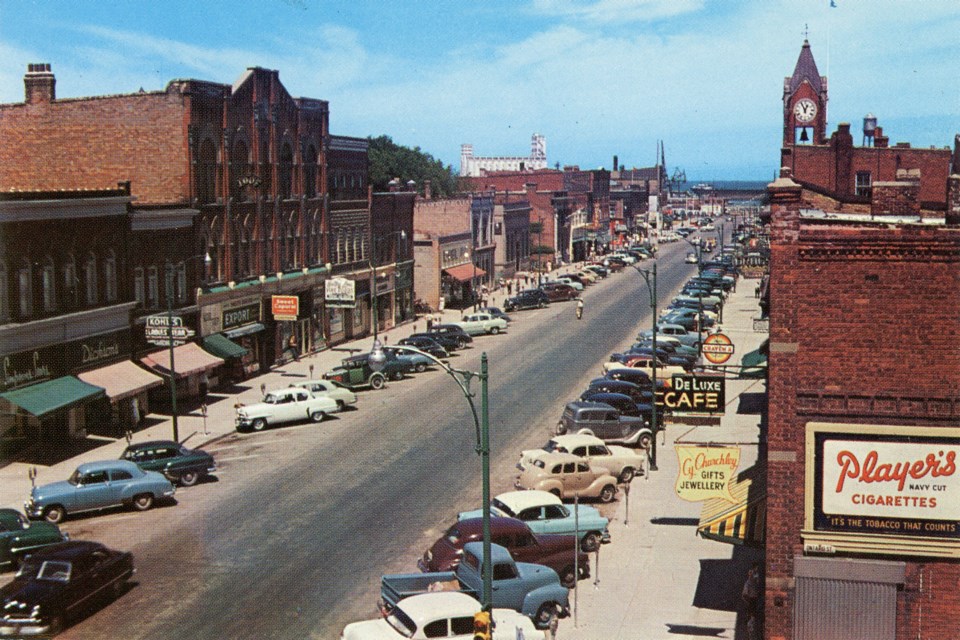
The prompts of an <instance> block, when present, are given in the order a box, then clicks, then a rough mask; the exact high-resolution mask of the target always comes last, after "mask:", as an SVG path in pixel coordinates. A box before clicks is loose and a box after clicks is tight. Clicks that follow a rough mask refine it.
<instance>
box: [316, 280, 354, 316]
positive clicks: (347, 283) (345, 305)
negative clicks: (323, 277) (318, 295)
mask: <svg viewBox="0 0 960 640" xmlns="http://www.w3.org/2000/svg"><path fill="white" fill-rule="evenodd" d="M324 287H325V289H324V294H325V295H324V304H325V305H326V306H327V307H328V308H334V309H353V308H354V307H356V306H357V283H356V282H354V281H353V280H347V279H346V278H330V279H329V280H327V281H326V282H324Z"/></svg>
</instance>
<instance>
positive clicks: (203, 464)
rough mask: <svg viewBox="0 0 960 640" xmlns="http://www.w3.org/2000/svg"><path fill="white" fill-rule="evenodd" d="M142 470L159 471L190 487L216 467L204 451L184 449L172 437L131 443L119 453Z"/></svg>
mask: <svg viewBox="0 0 960 640" xmlns="http://www.w3.org/2000/svg"><path fill="white" fill-rule="evenodd" d="M120 459H121V460H129V461H130V462H133V463H135V464H136V465H137V466H138V467H140V468H141V469H143V470H144V471H159V472H160V473H162V474H163V475H165V476H166V477H167V479H168V480H169V481H170V482H177V483H179V484H180V485H182V486H184V487H192V486H193V485H195V484H197V482H199V481H200V479H201V478H203V477H205V476H207V475H209V474H211V473H213V472H214V471H216V470H217V465H216V464H215V463H214V461H213V456H211V455H210V454H209V453H207V452H206V451H202V450H200V449H188V448H186V447H185V446H183V445H182V444H180V443H178V442H174V441H172V440H150V441H149V442H139V443H137V444H131V445H130V446H129V447H127V448H126V449H124V450H123V453H122V454H120Z"/></svg>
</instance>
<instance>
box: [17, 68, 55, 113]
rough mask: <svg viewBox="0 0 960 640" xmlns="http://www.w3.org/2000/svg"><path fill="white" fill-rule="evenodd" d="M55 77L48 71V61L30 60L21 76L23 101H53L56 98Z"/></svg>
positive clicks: (34, 102)
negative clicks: (23, 74) (25, 71)
mask: <svg viewBox="0 0 960 640" xmlns="http://www.w3.org/2000/svg"><path fill="white" fill-rule="evenodd" d="M56 88H57V79H56V78H55V77H54V76H53V72H51V71H50V63H49V62H31V63H30V64H28V65H27V74H26V75H25V76H23V89H24V94H25V97H24V101H25V102H26V103H27V104H40V103H41V102H47V103H50V102H53V101H54V100H56V98H57V91H56Z"/></svg>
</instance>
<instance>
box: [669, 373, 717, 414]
mask: <svg viewBox="0 0 960 640" xmlns="http://www.w3.org/2000/svg"><path fill="white" fill-rule="evenodd" d="M657 396H658V397H657V405H658V406H662V407H665V408H667V409H670V410H671V411H672V412H673V414H674V415H717V414H720V415H722V414H723V413H724V411H725V409H726V380H725V379H724V377H723V375H713V374H711V375H675V376H673V378H672V380H671V387H670V388H669V389H664V391H663V393H658V394H657Z"/></svg>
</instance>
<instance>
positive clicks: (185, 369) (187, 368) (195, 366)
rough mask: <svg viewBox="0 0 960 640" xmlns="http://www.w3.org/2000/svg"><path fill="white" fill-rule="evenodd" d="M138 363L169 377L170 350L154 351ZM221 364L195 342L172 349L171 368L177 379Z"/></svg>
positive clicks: (219, 360) (220, 360) (220, 359)
mask: <svg viewBox="0 0 960 640" xmlns="http://www.w3.org/2000/svg"><path fill="white" fill-rule="evenodd" d="M140 362H142V363H143V364H144V366H146V367H147V368H149V369H153V370H154V371H157V372H159V373H162V374H163V375H170V350H169V349H161V350H160V351H154V352H153V353H151V354H150V355H148V356H145V357H143V358H140ZM222 364H223V359H222V358H218V357H216V356H212V355H210V354H209V353H207V352H206V351H204V350H203V349H201V348H200V345H198V344H197V343H196V342H188V343H187V344H183V345H180V346H179V347H174V349H173V366H174V370H175V371H176V374H177V377H178V378H182V377H184V376H189V375H192V374H195V373H200V372H201V371H209V370H210V369H213V368H215V367H219V366H220V365H222Z"/></svg>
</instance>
